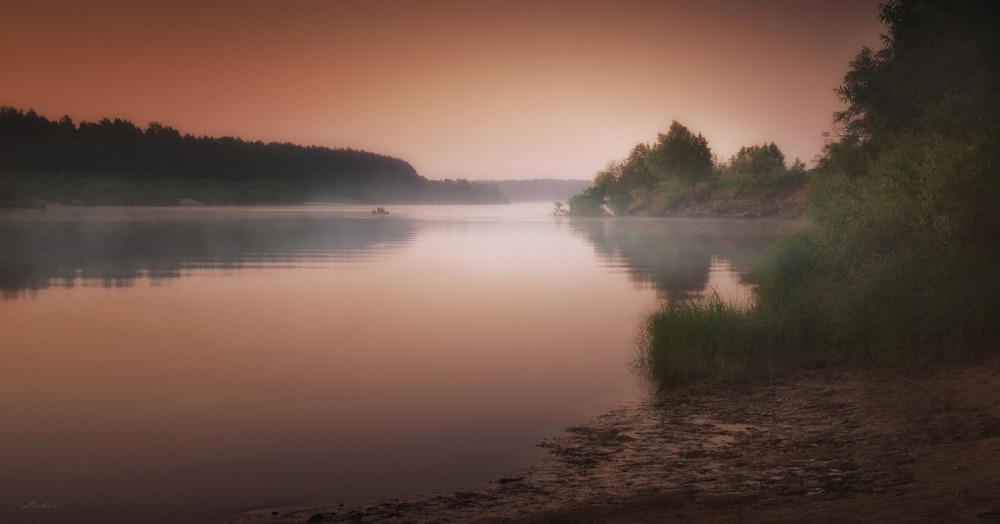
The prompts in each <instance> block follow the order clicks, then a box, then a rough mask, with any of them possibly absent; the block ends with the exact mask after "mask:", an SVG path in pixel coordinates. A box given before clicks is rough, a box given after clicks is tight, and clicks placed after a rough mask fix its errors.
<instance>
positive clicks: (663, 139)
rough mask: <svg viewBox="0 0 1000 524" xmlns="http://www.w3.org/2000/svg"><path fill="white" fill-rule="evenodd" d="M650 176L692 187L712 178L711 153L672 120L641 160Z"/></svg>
mask: <svg viewBox="0 0 1000 524" xmlns="http://www.w3.org/2000/svg"><path fill="white" fill-rule="evenodd" d="M645 161H646V165H647V166H648V168H649V171H650V172H651V173H652V174H653V176H654V177H656V178H659V179H661V180H672V179H676V180H680V181H682V182H685V183H689V184H694V183H695V182H698V181H701V180H705V179H707V178H708V177H710V176H711V175H712V150H711V149H709V147H708V140H707V139H706V138H705V137H704V136H702V135H701V133H698V134H697V135H695V134H694V133H692V132H691V130H689V129H688V128H686V127H684V126H683V125H681V124H680V123H678V122H677V121H676V120H675V121H674V122H673V123H671V124H670V130H669V131H667V134H665V135H664V134H662V133H660V134H659V135H658V136H657V140H656V144H655V145H654V146H653V147H652V148H650V150H649V153H648V154H647V155H646V157H645Z"/></svg>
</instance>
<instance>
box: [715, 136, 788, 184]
mask: <svg viewBox="0 0 1000 524" xmlns="http://www.w3.org/2000/svg"><path fill="white" fill-rule="evenodd" d="M784 169H785V154H784V153H782V152H781V149H778V146H776V145H775V144H774V142H771V143H770V144H764V145H762V146H750V147H741V148H740V150H739V152H737V153H736V154H735V155H733V157H732V158H731V159H730V160H729V170H730V171H732V172H734V173H736V174H740V175H749V176H752V177H757V178H759V177H764V176H767V175H770V174H774V173H779V172H781V171H783V170H784Z"/></svg>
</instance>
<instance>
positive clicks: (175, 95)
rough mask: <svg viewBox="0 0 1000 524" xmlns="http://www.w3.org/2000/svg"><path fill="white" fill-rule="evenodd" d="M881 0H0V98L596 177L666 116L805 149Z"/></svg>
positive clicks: (729, 149) (713, 136)
mask: <svg viewBox="0 0 1000 524" xmlns="http://www.w3.org/2000/svg"><path fill="white" fill-rule="evenodd" d="M878 3H879V2H878V0H841V1H836V2H830V1H819V0H705V1H697V2H696V1H672V0H660V1H642V0H634V1H633V0H623V1H614V2H612V1H583V0H581V1H557V0H530V1H527V0H511V1H493V0H486V1H474V0H464V1H458V0H454V1H453V0H425V1H403V0H396V1H382V0H374V1H362V0H357V1H355V0H344V1H326V2H324V1H301V0H292V1H282V2H264V1H206V2H203V1H179V2H70V1H45V0H41V1H38V2H31V1H8V0H0V19H2V20H3V25H4V28H3V30H2V31H0V105H7V106H13V107H17V108H20V109H24V110H27V109H29V108H33V109H34V110H36V111H37V112H39V113H40V114H42V115H44V116H47V117H49V118H53V119H55V118H58V117H60V116H62V115H64V114H68V115H70V116H71V117H73V118H74V120H76V121H77V122H79V121H81V120H90V121H93V120H98V119H100V118H103V117H121V118H127V119H130V120H132V121H133V122H135V123H136V124H138V125H140V126H143V127H144V126H145V125H146V124H147V123H148V122H150V121H158V122H161V123H163V124H165V125H170V126H172V127H175V128H177V129H179V130H180V131H182V132H186V133H191V134H194V135H209V136H224V135H228V136H238V137H242V138H244V139H248V140H263V141H280V142H294V143H299V144H303V145H320V146H326V147H334V148H338V147H349V148H355V149H363V150H367V151H373V152H377V153H382V154H387V155H391V156H395V157H399V158H402V159H404V160H407V161H408V162H410V163H411V164H412V165H413V166H414V167H415V168H416V169H417V171H418V172H419V173H420V174H421V175H423V176H425V177H427V178H431V179H442V178H469V179H473V180H475V179H520V178H591V177H593V175H594V173H595V172H596V171H597V170H599V169H600V168H601V167H603V166H604V165H605V164H606V163H607V162H608V161H610V160H614V159H618V158H622V157H623V156H625V155H626V154H627V153H628V150H629V149H630V148H631V147H632V146H633V145H634V144H636V143H638V142H652V141H654V140H655V139H656V134H657V133H658V132H665V131H666V130H667V128H668V127H669V126H670V122H671V121H672V120H677V121H679V122H681V123H682V124H684V125H686V126H687V127H689V128H690V129H691V130H693V131H695V132H700V133H702V134H704V136H705V137H706V138H707V139H708V141H709V145H710V146H711V147H712V150H713V152H714V153H715V154H717V155H718V156H719V157H720V158H722V159H725V158H728V157H729V156H730V155H732V154H734V153H735V152H736V151H737V150H739V148H740V147H741V146H746V145H754V144H761V143H765V142H770V141H774V142H775V143H776V144H777V145H778V146H779V147H780V148H781V149H782V150H783V151H784V152H785V155H786V157H787V158H788V159H789V161H791V160H792V159H794V158H796V157H798V158H801V159H802V160H805V161H810V160H812V159H813V158H814V157H815V156H816V155H817V154H818V153H819V152H820V150H821V148H822V145H823V140H824V139H823V136H822V133H823V132H824V131H829V130H830V129H831V124H832V115H833V112H834V111H836V110H838V109H840V108H841V104H840V102H839V101H838V100H837V97H836V94H835V93H834V89H835V88H836V87H837V86H838V85H839V84H840V82H841V80H842V79H843V76H844V74H845V73H846V72H847V69H848V62H849V61H850V60H851V59H852V58H853V57H854V56H855V55H856V54H857V52H858V51H860V50H861V48H862V46H869V47H878V46H879V35H880V33H882V32H884V26H882V25H881V23H880V22H879V21H878V19H877V12H878Z"/></svg>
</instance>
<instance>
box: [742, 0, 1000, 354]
mask: <svg viewBox="0 0 1000 524" xmlns="http://www.w3.org/2000/svg"><path fill="white" fill-rule="evenodd" d="M993 9H994V6H993V5H992V4H991V3H989V2H976V1H971V0H957V1H955V0H949V1H944V0H899V1H894V2H890V3H888V4H886V5H884V6H883V7H882V10H881V15H880V18H881V19H882V20H883V21H884V22H885V23H886V24H887V26H888V28H889V31H888V33H887V34H886V36H885V40H884V47H883V48H882V49H880V50H878V51H873V50H871V49H867V48H866V49H862V51H861V52H860V53H859V54H858V56H857V58H856V59H855V60H854V61H852V62H851V69H850V71H849V72H848V73H847V75H846V76H845V79H844V84H843V85H842V86H841V88H840V89H839V91H838V92H839V94H840V96H841V98H842V99H843V100H844V101H845V102H847V104H848V107H847V109H845V110H844V111H842V112H840V113H837V115H836V117H835V118H836V120H837V122H838V123H839V124H840V125H841V126H842V127H841V129H842V133H843V134H842V136H841V137H840V139H839V140H837V141H834V142H831V143H830V144H829V145H828V146H827V148H826V152H825V156H824V158H823V159H822V161H821V163H820V167H821V171H822V174H823V175H822V176H821V177H820V180H819V183H818V185H817V187H815V188H814V190H813V191H812V192H811V194H810V200H811V218H812V225H811V227H810V228H809V229H808V230H807V231H806V232H804V233H803V234H801V235H799V236H798V237H797V238H796V239H794V241H792V242H789V243H787V244H786V246H785V251H784V252H783V253H782V254H781V255H780V256H779V257H778V258H779V259H780V260H779V262H778V263H777V264H776V265H775V266H774V267H782V264H785V266H787V264H786V262H787V261H789V260H795V261H798V262H796V263H795V264H794V265H795V266H796V267H797V268H798V269H797V270H795V271H790V270H788V269H787V267H785V269H782V270H780V271H779V270H776V269H775V270H773V271H771V272H770V273H767V272H765V274H764V275H763V276H762V277H760V278H761V280H762V281H764V282H768V284H767V285H762V286H760V287H759V290H760V292H761V296H760V303H761V304H765V305H767V304H770V305H771V306H773V307H784V308H786V309H794V307H792V308H790V306H789V305H788V304H797V306H796V307H798V308H799V309H801V312H802V313H801V314H802V315H803V316H805V317H809V318H811V319H813V322H811V323H810V322H805V321H804V322H803V325H810V324H811V325H812V326H813V329H814V330H815V332H816V333H820V334H822V335H824V336H822V337H821V339H822V340H824V341H825V342H824V343H827V344H833V345H862V346H864V345H867V346H877V347H881V348H885V347H891V348H895V349H897V350H905V349H907V348H917V347H921V346H922V347H929V346H940V345H941V344H945V343H952V344H953V343H956V342H957V343H961V344H993V343H995V342H996V341H998V340H1000V323H997V321H996V320H997V318H1000V298H998V296H997V294H996V293H995V289H997V288H998V287H1000V206H998V205H997V203H998V202H1000V96H998V93H1000V32H998V31H996V30H995V27H994V26H995V24H994V21H995V17H993V16H991V13H992V12H993ZM783 261H784V262H783Z"/></svg>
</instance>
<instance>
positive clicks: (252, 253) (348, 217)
mask: <svg viewBox="0 0 1000 524" xmlns="http://www.w3.org/2000/svg"><path fill="white" fill-rule="evenodd" d="M338 211H339V212H336V213H334V212H330V210H327V209H323V208H321V207H320V208H314V209H308V208H302V209H299V210H294V211H292V210H287V209H286V210H281V211H279V210H267V209H258V210H246V209H198V210H184V209H180V210H178V209H153V210H149V209H146V210H137V209H84V210H73V209H69V210H56V211H52V210H43V211H37V212H19V213H9V214H7V215H6V216H2V217H0V297H2V298H5V299H11V298H17V297H19V296H23V295H24V294H25V292H26V291H38V290H42V289H46V288H48V287H50V286H57V287H64V288H71V287H73V286H75V285H77V284H78V283H79V284H82V285H84V286H100V287H132V286H133V285H134V284H135V282H136V281H137V280H140V279H149V280H151V281H152V282H153V283H154V284H155V283H161V282H162V281H163V280H165V279H173V278H178V277H180V276H181V275H182V274H190V273H191V272H194V271H198V270H206V269H222V270H226V269H229V270H235V269H244V268H252V267H278V266H294V265H302V264H308V263H311V262H320V261H330V260H337V261H343V260H365V259H367V258H368V257H371V256H374V255H376V254H377V253H379V252H380V249H385V248H387V247H391V246H398V245H401V244H405V243H407V242H409V241H410V239H411V238H412V236H413V234H414V230H415V226H414V224H413V223H412V222H411V221H407V220H398V219H394V218H390V217H372V216H371V215H369V214H368V212H367V210H363V211H359V212H351V211H346V212H345V211H343V210H338Z"/></svg>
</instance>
